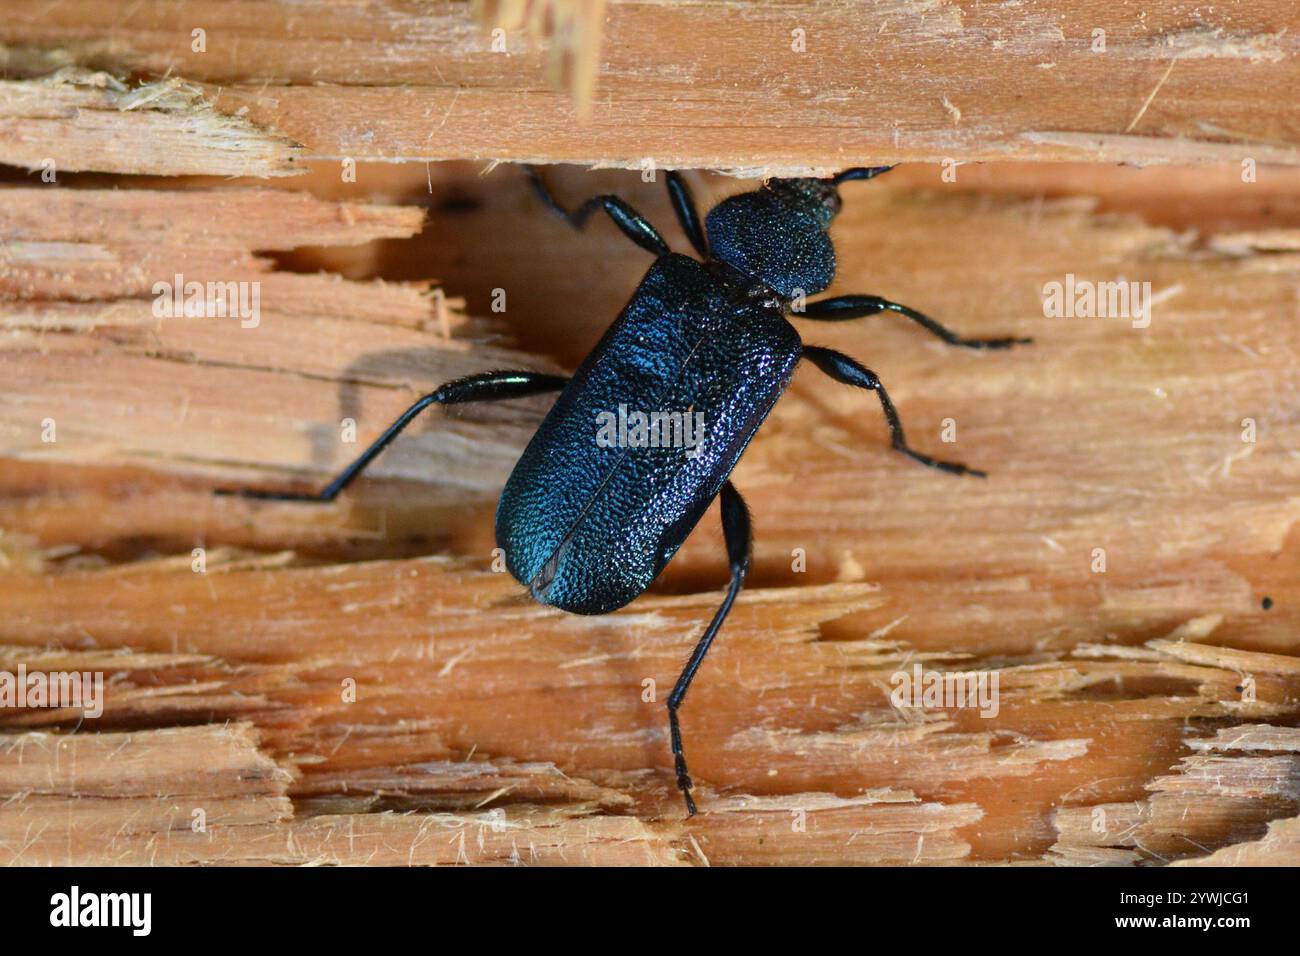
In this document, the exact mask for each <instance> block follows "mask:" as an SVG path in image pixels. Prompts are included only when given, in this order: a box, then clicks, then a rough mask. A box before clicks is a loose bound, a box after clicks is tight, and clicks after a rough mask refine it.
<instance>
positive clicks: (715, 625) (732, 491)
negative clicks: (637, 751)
mask: <svg viewBox="0 0 1300 956" xmlns="http://www.w3.org/2000/svg"><path fill="white" fill-rule="evenodd" d="M722 535H723V537H724V538H725V539H726V541H727V560H728V561H729V562H730V564H731V585H730V586H729V587H728V588H727V596H726V597H724V598H723V599H722V606H721V607H719V608H718V611H717V613H716V614H714V615H713V620H712V621H710V622H709V626H708V628H707V629H706V630H705V632H704V636H703V637H701V638H700V642H699V643H698V644H696V645H695V651H694V652H693V653H692V654H691V659H690V661H688V662H687V664H686V669H685V670H683V671H682V675H681V676H680V677H678V678H677V685H676V686H675V687H674V688H673V692H672V694H671V695H670V696H669V698H668V731H669V735H670V736H671V738H672V744H673V761H674V764H675V767H676V770H677V787H678V789H679V790H681V792H682V796H683V797H685V798H686V813H687V815H688V816H694V815H695V801H694V800H692V799H691V789H692V787H693V784H692V783H691V775H690V774H689V773H687V771H686V755H685V753H684V752H683V751H682V729H681V726H680V725H679V724H678V722H677V710H678V708H679V707H681V705H682V700H683V699H684V698H685V697H686V691H687V689H688V688H689V687H690V686H691V680H692V679H693V678H694V677H695V672H696V671H697V670H699V669H700V664H701V662H703V660H704V655H705V654H707V653H709V645H710V644H712V643H713V639H714V638H715V637H717V636H718V630H719V629H720V628H721V627H722V622H723V621H725V620H726V619H727V615H728V614H729V613H730V612H731V605H732V603H733V602H734V601H735V600H736V595H737V594H739V593H740V586H741V585H742V584H744V582H745V573H746V572H747V571H748V570H749V560H750V557H751V555H752V554H753V550H754V541H753V537H752V535H751V534H750V524H749V509H748V508H747V507H745V499H744V498H742V497H740V492H738V491H737V490H736V487H735V485H733V484H732V483H731V482H730V481H728V482H727V483H726V484H724V485H723V486H722Z"/></svg>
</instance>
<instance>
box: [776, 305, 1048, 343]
mask: <svg viewBox="0 0 1300 956" xmlns="http://www.w3.org/2000/svg"><path fill="white" fill-rule="evenodd" d="M886 311H889V312H897V313H898V314H899V315H903V316H906V317H907V318H909V319H911V320H912V321H913V322H915V323H917V324H918V325H920V326H922V327H923V328H924V329H925V330H926V331H927V332H930V333H931V334H933V335H937V336H938V337H939V338H941V339H943V340H944V341H945V342H947V343H948V344H949V345H960V346H962V347H963V348H968V349H1009V348H1011V346H1013V345H1028V344H1029V343H1030V342H1032V341H1034V340H1033V339H1020V338H1013V337H1011V336H1006V337H1003V338H996V339H967V338H962V337H961V336H960V335H958V334H957V333H956V332H953V331H952V330H951V329H948V328H945V327H944V326H942V325H940V324H939V323H938V322H936V321H935V320H934V319H932V318H930V317H929V316H928V315H922V314H921V313H920V312H917V311H916V310H915V309H909V308H908V307H907V306H905V305H899V304H898V303H897V302H890V301H889V300H888V299H882V298H881V297H880V296H878V295H839V296H836V297H835V298H833V299H822V300H821V301H820V302H809V303H808V304H807V305H806V306H805V307H804V309H803V311H802V312H796V313H794V315H795V316H796V317H797V318H804V319H822V320H825V321H828V322H840V321H843V320H844V319H865V318H867V317H868V316H872V315H879V314H880V313H881V312H886Z"/></svg>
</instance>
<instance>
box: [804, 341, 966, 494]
mask: <svg viewBox="0 0 1300 956" xmlns="http://www.w3.org/2000/svg"><path fill="white" fill-rule="evenodd" d="M803 357H804V358H806V359H808V360H810V361H811V362H812V363H813V364H814V365H816V366H817V367H818V368H819V369H821V370H822V371H823V372H825V373H826V374H827V375H829V376H830V377H831V378H833V379H835V381H837V382H843V383H844V384H845V385H854V386H857V387H858V388H865V389H866V390H867V391H869V392H875V393H876V395H877V397H879V399H880V408H881V410H882V411H884V413H885V421H886V422H888V423H889V438H890V443H891V444H892V445H893V447H894V449H895V450H896V451H901V452H902V453H903V454H904V455H907V456H908V457H909V458H912V459H914V460H915V461H919V462H920V463H921V464H923V465H926V466H928V467H930V468H938V469H939V470H940V471H946V472H950V473H951V474H954V475H974V476H975V477H976V478H987V477H988V473H987V472H983V471H979V470H978V469H976V468H968V467H967V466H965V465H963V464H960V463H959V462H952V461H940V460H939V459H938V458H931V457H930V456H929V455H926V454H922V453H921V452H919V451H916V450H915V449H913V448H912V447H911V446H909V445H908V444H907V436H906V435H904V434H903V423H902V421H900V420H899V417H898V410H897V409H896V408H894V403H893V402H892V401H890V399H889V393H888V392H886V391H885V386H884V385H883V384H881V381H880V377H879V376H877V375H876V373H875V372H873V371H871V369H869V368H867V367H866V366H865V365H861V364H859V363H858V362H855V361H854V360H853V359H851V358H849V357H848V356H847V355H845V354H843V353H842V352H836V351H835V350H834V349H824V348H819V347H817V346H815V345H805V346H804V348H803Z"/></svg>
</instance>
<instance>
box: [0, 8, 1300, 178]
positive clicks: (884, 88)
mask: <svg viewBox="0 0 1300 956" xmlns="http://www.w3.org/2000/svg"><path fill="white" fill-rule="evenodd" d="M500 6H517V4H500ZM535 6H537V7H539V8H540V7H543V6H548V4H541V3H539V4H536V5H535ZM549 6H552V7H557V8H560V11H561V12H560V16H559V17H558V18H557V19H556V22H557V23H558V24H561V25H562V26H561V27H560V28H559V35H558V36H556V37H553V38H552V40H551V41H550V42H549V44H547V43H542V42H539V41H538V40H537V39H536V38H535V37H533V36H530V34H529V33H528V32H527V31H525V30H523V29H516V30H512V31H509V32H508V33H507V34H506V35H505V38H506V42H505V44H504V46H503V47H501V48H500V50H499V51H497V50H494V47H493V43H492V37H491V34H490V33H489V30H488V27H487V26H486V25H485V23H483V22H480V21H479V20H476V19H475V17H474V16H473V15H472V13H471V10H470V7H469V5H468V4H467V3H459V2H430V0H293V2H290V0H175V2H158V0H148V2H135V0H62V2H59V3H56V4H35V5H33V4H20V3H17V2H16V0H8V2H6V3H5V4H4V13H5V16H4V17H2V18H0V63H2V64H3V66H4V69H5V73H6V76H7V82H0V160H3V161H6V162H10V163H14V164H20V165H31V163H32V161H33V159H37V160H39V159H41V158H53V159H55V160H56V161H57V162H58V164H59V167H60V168H63V169H68V170H73V169H91V168H93V169H99V170H102V171H120V149H115V148H107V147H109V146H110V145H111V144H113V143H118V144H120V143H121V142H122V141H123V140H124V139H125V140H127V141H131V142H135V143H137V144H138V146H137V149H138V150H139V160H140V165H138V166H137V167H136V168H137V169H138V170H139V171H146V172H147V171H155V172H175V171H190V172H199V171H203V170H204V168H206V171H208V172H211V173H213V174H217V175H225V174H227V173H228V172H229V167H230V165H231V163H232V161H233V159H232V154H231V151H230V148H229V146H230V142H231V139H232V138H233V137H236V136H238V137H243V138H244V139H245V140H247V141H248V142H249V143H250V151H251V152H253V153H260V155H256V156H250V157H249V158H248V161H249V162H250V163H251V162H254V161H256V162H261V163H264V164H266V165H272V166H273V165H274V164H276V163H282V162H283V161H284V160H285V158H286V157H285V155H284V154H285V151H286V150H291V151H293V153H294V154H295V155H298V156H300V157H302V158H327V159H332V160H336V161H337V160H339V159H342V158H344V157H350V158H352V159H355V160H358V161H364V160H400V159H407V160H441V159H466V158H471V159H484V160H520V159H523V160H549V161H569V162H583V163H595V164H603V165H614V166H630V167H638V166H640V165H641V164H642V163H644V162H646V161H653V162H654V163H656V164H657V165H658V166H660V167H663V168H671V167H701V168H704V167H712V168H727V169H736V168H740V169H750V170H756V169H762V170H766V171H767V172H769V173H774V172H777V171H780V170H792V169H807V168H820V169H835V168H839V167H841V166H845V165H854V164H860V163H867V164H874V163H877V162H884V161H895V160H901V161H912V162H918V161H926V162H942V161H943V160H945V159H947V160H950V161H952V162H972V161H981V160H983V161H991V160H1012V159H1033V160H1079V159H1087V160H1100V161H1106V162H1130V163H1138V164H1149V163H1168V162H1177V163H1202V162H1213V161H1219V162H1224V163H1240V162H1241V161H1242V160H1243V159H1247V158H1252V159H1254V160H1256V161H1257V162H1274V163H1286V164H1290V165H1296V164H1297V163H1300V152H1298V151H1297V128H1296V122H1295V96H1294V90H1295V89H1297V88H1298V87H1300V58H1298V57H1297V50H1298V48H1300V10H1298V8H1297V7H1296V5H1295V4H1294V3H1292V2H1290V0H1260V2H1255V3H1250V4H1245V3H1232V4H1220V5H1217V6H1214V7H1209V6H1206V5H1204V4H1199V3H1192V2H1188V0H1153V2H1146V3H1142V4H1137V5H1133V4H1128V5H1126V4H1115V3H1110V2H1106V0H1069V2H1058V0H1053V2H1048V0H1025V2H1016V3H1009V2H1008V3H988V2H978V0H959V2H958V0H887V2H877V3H870V4H865V3H853V2H839V0H820V2H787V3H780V4H776V3H768V2H758V0H744V2H734V3H725V4H723V3H698V2H688V0H644V2H643V0H610V2H609V3H608V4H607V5H606V6H607V9H606V11H605V15H604V17H603V18H601V19H602V24H601V25H602V26H603V30H602V31H599V32H598V31H594V30H585V29H579V28H578V27H565V26H563V25H564V24H573V23H582V22H584V21H583V20H582V19H581V18H580V17H578V18H576V19H571V17H572V14H573V11H574V9H575V8H577V7H579V6H581V5H580V4H575V3H565V2H557V3H551V4H549ZM196 29H200V30H203V31H205V32H204V34H203V36H202V38H201V42H199V41H196V39H195V37H194V31H195V30H196ZM597 42H599V47H598V48H596V44H597ZM566 44H567V45H566ZM198 46H201V49H196V47H198ZM796 48H798V49H796ZM593 49H596V50H597V52H596V53H595V54H593V52H592V51H593ZM557 50H558V51H559V52H558V54H557ZM557 57H558V62H561V63H572V65H573V68H574V69H576V70H578V71H579V73H580V74H581V77H583V78H582V79H579V80H577V81H576V82H570V83H567V84H565V85H564V86H562V87H557V86H556V85H555V84H554V83H553V82H552V79H553V74H554V70H553V69H552V67H553V66H554V65H555V64H556V63H557ZM60 67H76V68H79V69H81V70H92V71H93V70H100V71H106V72H107V73H109V74H111V75H112V76H114V77H117V78H122V79H125V78H127V77H132V78H135V79H134V80H133V81H132V85H133V86H134V83H135V82H136V81H137V80H138V81H140V82H143V83H145V85H146V92H145V94H144V95H143V96H140V97H139V98H138V99H137V100H136V101H135V102H136V105H135V107H133V108H131V109H117V111H116V112H114V111H113V108H112V107H111V100H112V97H105V96H98V97H93V99H94V100H95V102H94V103H93V104H90V105H89V106H88V107H84V108H82V109H81V110H80V111H78V112H73V111H72V110H71V109H69V108H67V107H64V108H62V109H59V110H57V111H52V110H51V109H50V108H49V107H50V104H51V103H52V102H53V101H52V100H45V101H43V105H42V103H38V102H36V101H34V100H33V98H32V94H31V89H30V87H29V86H27V85H25V84H26V82H27V81H29V80H31V79H33V78H37V77H44V76H46V75H48V74H50V73H51V72H53V70H55V69H57V68H60ZM164 80H165V81H166V83H168V84H170V83H179V84H181V86H182V88H183V89H184V91H185V93H184V95H183V96H180V95H177V93H176V92H175V91H174V90H168V91H166V92H167V95H166V96H165V97H164V96H162V95H161V94H162V93H163V92H164V91H162V90H158V89H149V88H148V84H151V83H152V84H157V83H159V82H160V81H164ZM571 90H572V91H577V93H578V99H577V100H576V101H575V99H574V97H573V96H572V95H571V92H570V91H571ZM88 96H89V94H86V93H84V92H82V93H74V92H73V91H70V90H64V91H62V92H61V93H60V97H61V98H62V99H64V100H65V101H66V100H69V99H74V98H77V97H88ZM588 102H589V106H585V107H584V106H582V104H584V103H588ZM214 110H215V111H216V113H217V114H220V115H222V116H224V117H225V118H226V119H225V121H224V122H222V123H217V122H215V121H214V115H213V111H214ZM35 124H40V125H42V126H46V127H62V126H68V127H71V129H70V130H68V129H58V130H57V134H56V135H46V136H43V137H42V138H41V140H40V142H41V145H42V146H43V147H44V149H43V151H42V155H41V156H35V155H34V154H33V153H32V152H31V150H32V148H33V146H34V144H33V143H31V142H28V141H27V139H28V137H29V135H30V130H31V128H32V127H33V125H35ZM178 126H179V127H185V128H188V129H189V130H190V134H191V135H190V136H189V138H188V141H187V143H186V145H185V147H184V148H183V149H174V150H172V151H171V152H172V155H167V152H166V151H161V150H159V149H158V147H157V141H156V140H155V139H153V138H152V137H151V135H150V133H151V131H153V130H155V129H157V128H159V127H161V128H162V129H164V130H174V129H176V128H177V127H178ZM232 127H233V129H232ZM95 138H99V139H100V140H101V141H102V142H103V143H104V144H105V147H106V148H103V149H86V148H84V144H85V143H86V141H87V140H88V139H90V140H93V139H95ZM205 151H206V152H208V153H209V155H208V157H207V158H206V159H205V157H204V153H205ZM151 163H152V165H151ZM182 166H184V167H188V168H187V169H185V170H182V169H180V168H179V167H182Z"/></svg>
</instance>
